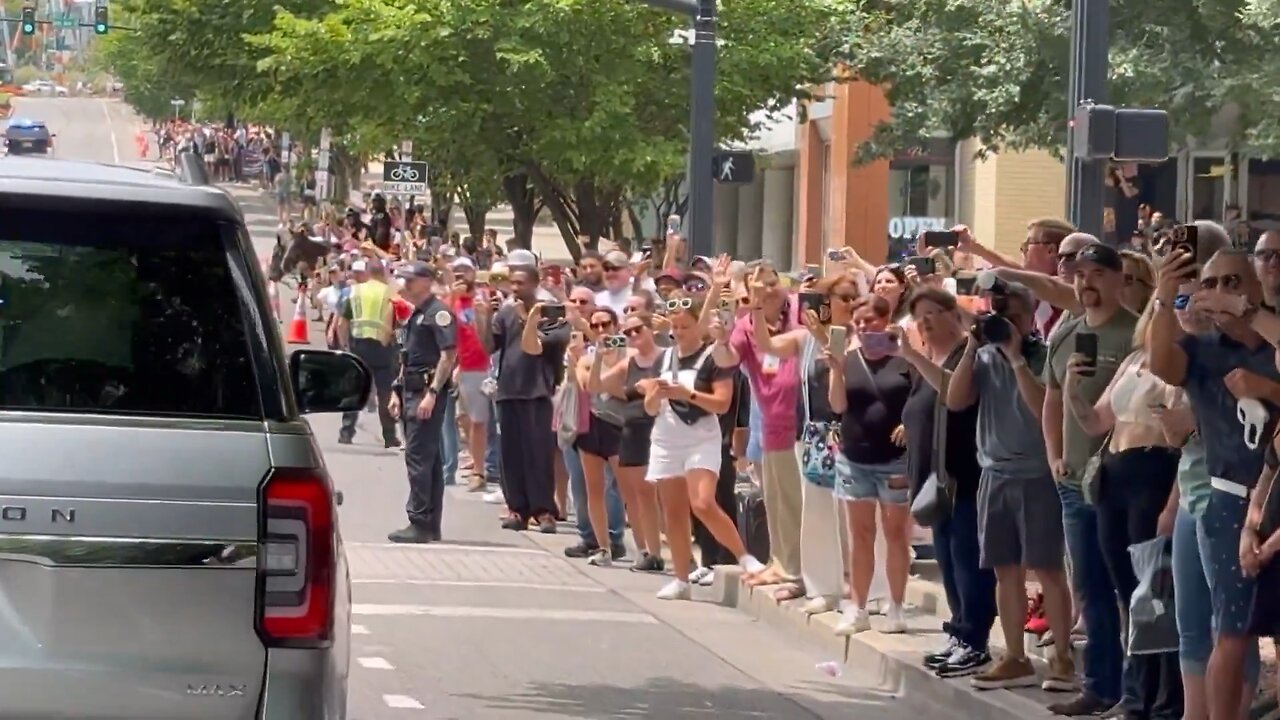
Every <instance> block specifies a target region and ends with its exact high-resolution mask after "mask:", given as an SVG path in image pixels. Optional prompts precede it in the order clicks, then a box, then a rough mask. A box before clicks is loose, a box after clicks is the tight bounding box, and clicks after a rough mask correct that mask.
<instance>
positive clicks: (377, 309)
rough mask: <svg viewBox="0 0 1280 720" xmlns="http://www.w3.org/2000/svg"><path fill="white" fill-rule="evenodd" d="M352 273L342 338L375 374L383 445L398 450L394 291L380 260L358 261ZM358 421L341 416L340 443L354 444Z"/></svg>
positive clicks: (355, 414) (353, 414)
mask: <svg viewBox="0 0 1280 720" xmlns="http://www.w3.org/2000/svg"><path fill="white" fill-rule="evenodd" d="M372 265H377V267H376V268H375V267H372ZM351 271H352V273H353V274H354V275H355V279H356V285H355V286H354V287H352V288H351V289H350V291H349V293H348V295H347V299H346V301H345V302H343V303H342V304H341V308H340V314H341V317H342V321H341V324H340V326H339V328H340V330H339V334H340V335H341V334H345V335H346V336H347V338H348V341H347V347H348V348H349V349H350V350H351V352H352V353H354V354H355V355H356V356H357V357H359V358H360V359H361V360H363V361H364V364H365V365H367V366H369V371H370V372H371V373H373V386H374V389H375V390H376V391H377V395H378V421H379V423H380V424H381V425H382V441H383V443H384V444H385V446H386V447H388V448H394V447H399V446H400V440H399V438H397V437H396V421H395V418H394V417H392V416H391V413H390V411H389V408H390V405H389V402H388V401H389V400H390V397H391V385H392V383H393V382H394V381H395V378H396V365H397V364H398V362H397V361H398V356H397V351H396V348H395V346H394V345H393V344H392V338H393V332H394V325H395V311H394V309H393V308H392V305H391V298H392V292H391V288H389V287H387V284H386V282H384V278H385V275H384V274H383V269H382V267H381V263H380V262H379V261H377V260H357V261H355V262H354V263H352V265H351ZM359 417H360V413H359V412H349V413H343V414H342V429H341V430H339V431H338V442H339V443H341V444H343V445H350V444H351V440H352V438H354V437H355V434H356V420H358V419H359Z"/></svg>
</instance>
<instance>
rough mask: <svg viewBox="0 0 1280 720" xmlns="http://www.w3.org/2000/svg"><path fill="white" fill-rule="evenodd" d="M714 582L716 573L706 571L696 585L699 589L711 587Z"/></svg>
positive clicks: (709, 570) (710, 570)
mask: <svg viewBox="0 0 1280 720" xmlns="http://www.w3.org/2000/svg"><path fill="white" fill-rule="evenodd" d="M715 582H716V571H715V570H712V569H710V568H708V569H707V574H706V575H703V576H702V577H701V578H699V579H698V585H699V586H701V587H711V586H712V585H714V584H715Z"/></svg>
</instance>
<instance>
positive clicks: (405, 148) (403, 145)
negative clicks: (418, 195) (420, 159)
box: [400, 140, 413, 209]
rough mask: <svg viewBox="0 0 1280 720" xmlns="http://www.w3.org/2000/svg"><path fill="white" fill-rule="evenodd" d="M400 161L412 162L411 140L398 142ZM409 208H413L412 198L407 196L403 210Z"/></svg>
mask: <svg viewBox="0 0 1280 720" xmlns="http://www.w3.org/2000/svg"><path fill="white" fill-rule="evenodd" d="M400 159H401V160H405V161H412V160H413V141H412V140H401V141H400ZM411 207H413V196H412V195H410V196H409V199H408V201H407V202H405V208H406V209H408V208H411Z"/></svg>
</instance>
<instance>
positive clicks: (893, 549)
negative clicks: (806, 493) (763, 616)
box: [826, 294, 912, 635]
mask: <svg viewBox="0 0 1280 720" xmlns="http://www.w3.org/2000/svg"><path fill="white" fill-rule="evenodd" d="M892 317H893V305H892V304H891V303H890V302H889V301H888V300H887V299H886V298H885V297H883V296H882V295H879V294H876V295H871V296H867V297H862V298H859V299H858V300H857V301H856V302H855V303H854V305H853V315H852V322H853V329H854V330H855V331H856V335H854V336H853V337H851V338H850V339H849V341H848V343H847V344H846V345H845V346H839V345H830V346H828V351H827V353H826V356H827V361H828V363H829V365H830V368H831V378H830V382H829V383H828V394H827V400H828V402H829V403H830V404H831V410H832V412H834V413H837V414H839V415H841V422H840V434H841V448H840V454H839V455H838V456H837V458H836V485H835V494H836V497H837V498H838V499H840V500H843V501H845V510H846V514H847V517H848V523H849V537H850V543H849V545H850V557H849V566H850V569H851V575H852V582H851V583H850V586H851V587H850V590H851V596H852V600H853V602H852V604H851V606H850V607H849V608H847V609H846V610H845V613H844V617H843V618H842V619H841V621H840V624H839V625H838V626H837V628H836V632H837V633H838V634H841V635H852V634H854V633H859V632H863V631H865V630H869V629H871V620H870V613H869V612H868V610H867V601H868V598H869V594H870V590H871V578H872V575H873V573H874V572H875V566H876V557H875V550H874V544H875V539H876V529H877V522H876V510H877V508H878V509H879V510H880V514H881V516H882V518H883V522H884V537H885V546H886V547H885V570H886V574H887V575H888V578H889V608H888V610H887V611H886V613H885V615H886V616H887V624H886V626H885V627H884V628H882V629H881V631H882V632H889V633H901V632H905V631H906V629H907V624H906V618H905V616H904V614H903V609H902V602H903V597H904V595H905V594H906V587H907V573H908V569H909V565H910V563H911V556H910V552H911V551H910V545H909V543H908V540H907V528H908V523H909V521H910V512H909V510H910V508H909V505H908V493H909V490H908V486H907V476H906V473H907V460H906V431H905V429H904V428H903V426H902V409H903V407H904V406H905V405H906V402H907V397H908V395H909V394H910V392H911V385H912V368H911V365H910V363H908V362H907V361H906V360H903V359H902V358H901V357H898V339H899V337H900V336H901V333H900V332H899V331H895V332H888V329H889V327H890V324H891V322H892Z"/></svg>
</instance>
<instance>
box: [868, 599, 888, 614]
mask: <svg viewBox="0 0 1280 720" xmlns="http://www.w3.org/2000/svg"><path fill="white" fill-rule="evenodd" d="M867 614H868V615H883V614H884V605H882V604H881V603H880V599H879V598H876V599H874V600H868V601H867Z"/></svg>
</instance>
